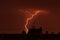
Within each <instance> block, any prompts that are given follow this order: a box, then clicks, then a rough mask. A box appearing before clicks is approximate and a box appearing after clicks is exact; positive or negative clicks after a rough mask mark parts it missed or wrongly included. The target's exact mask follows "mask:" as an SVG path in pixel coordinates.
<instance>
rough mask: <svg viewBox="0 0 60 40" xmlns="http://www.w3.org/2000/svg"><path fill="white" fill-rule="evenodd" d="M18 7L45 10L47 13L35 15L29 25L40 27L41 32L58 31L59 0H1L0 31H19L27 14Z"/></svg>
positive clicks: (22, 27)
mask: <svg viewBox="0 0 60 40" xmlns="http://www.w3.org/2000/svg"><path fill="white" fill-rule="evenodd" d="M20 8H36V9H42V10H47V11H49V12H48V15H37V16H36V17H35V18H34V19H32V20H31V22H30V26H32V25H34V26H37V27H40V26H41V27H42V28H43V32H45V31H46V27H47V30H48V31H49V33H51V32H54V33H58V32H60V1H59V0H1V1H0V33H14V34H15V33H21V32H22V30H23V29H24V25H25V19H26V17H27V15H26V14H25V13H21V12H19V11H18V10H19V9H20Z"/></svg>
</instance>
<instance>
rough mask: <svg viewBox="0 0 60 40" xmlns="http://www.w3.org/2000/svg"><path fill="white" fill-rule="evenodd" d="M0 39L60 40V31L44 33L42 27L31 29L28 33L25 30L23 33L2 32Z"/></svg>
mask: <svg viewBox="0 0 60 40" xmlns="http://www.w3.org/2000/svg"><path fill="white" fill-rule="evenodd" d="M0 40H60V33H58V34H54V33H53V32H52V33H51V34H48V31H46V33H45V34H43V33H42V29H41V28H40V29H30V31H29V32H28V34H25V33H24V32H23V33H22V34H0Z"/></svg>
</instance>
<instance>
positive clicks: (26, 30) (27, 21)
mask: <svg viewBox="0 0 60 40" xmlns="http://www.w3.org/2000/svg"><path fill="white" fill-rule="evenodd" d="M39 12H40V11H39V10H38V11H36V12H35V13H34V14H32V16H31V17H30V18H27V20H26V24H25V32H26V34H27V33H28V31H29V30H28V28H27V25H28V23H29V20H31V19H33V17H34V16H36V15H37V14H38V13H39Z"/></svg>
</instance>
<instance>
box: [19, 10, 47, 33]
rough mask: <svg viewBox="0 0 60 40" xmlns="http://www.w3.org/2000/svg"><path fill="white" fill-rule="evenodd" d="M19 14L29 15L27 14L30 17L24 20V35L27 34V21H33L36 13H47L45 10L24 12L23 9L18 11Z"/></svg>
mask: <svg viewBox="0 0 60 40" xmlns="http://www.w3.org/2000/svg"><path fill="white" fill-rule="evenodd" d="M19 11H20V12H23V13H29V14H31V13H32V14H31V17H29V18H27V19H26V24H25V29H24V31H25V32H26V34H27V33H28V31H29V30H28V27H27V25H28V23H29V20H32V19H33V17H34V16H36V15H37V14H38V13H40V14H41V13H47V12H46V11H45V10H24V9H21V10H19Z"/></svg>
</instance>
